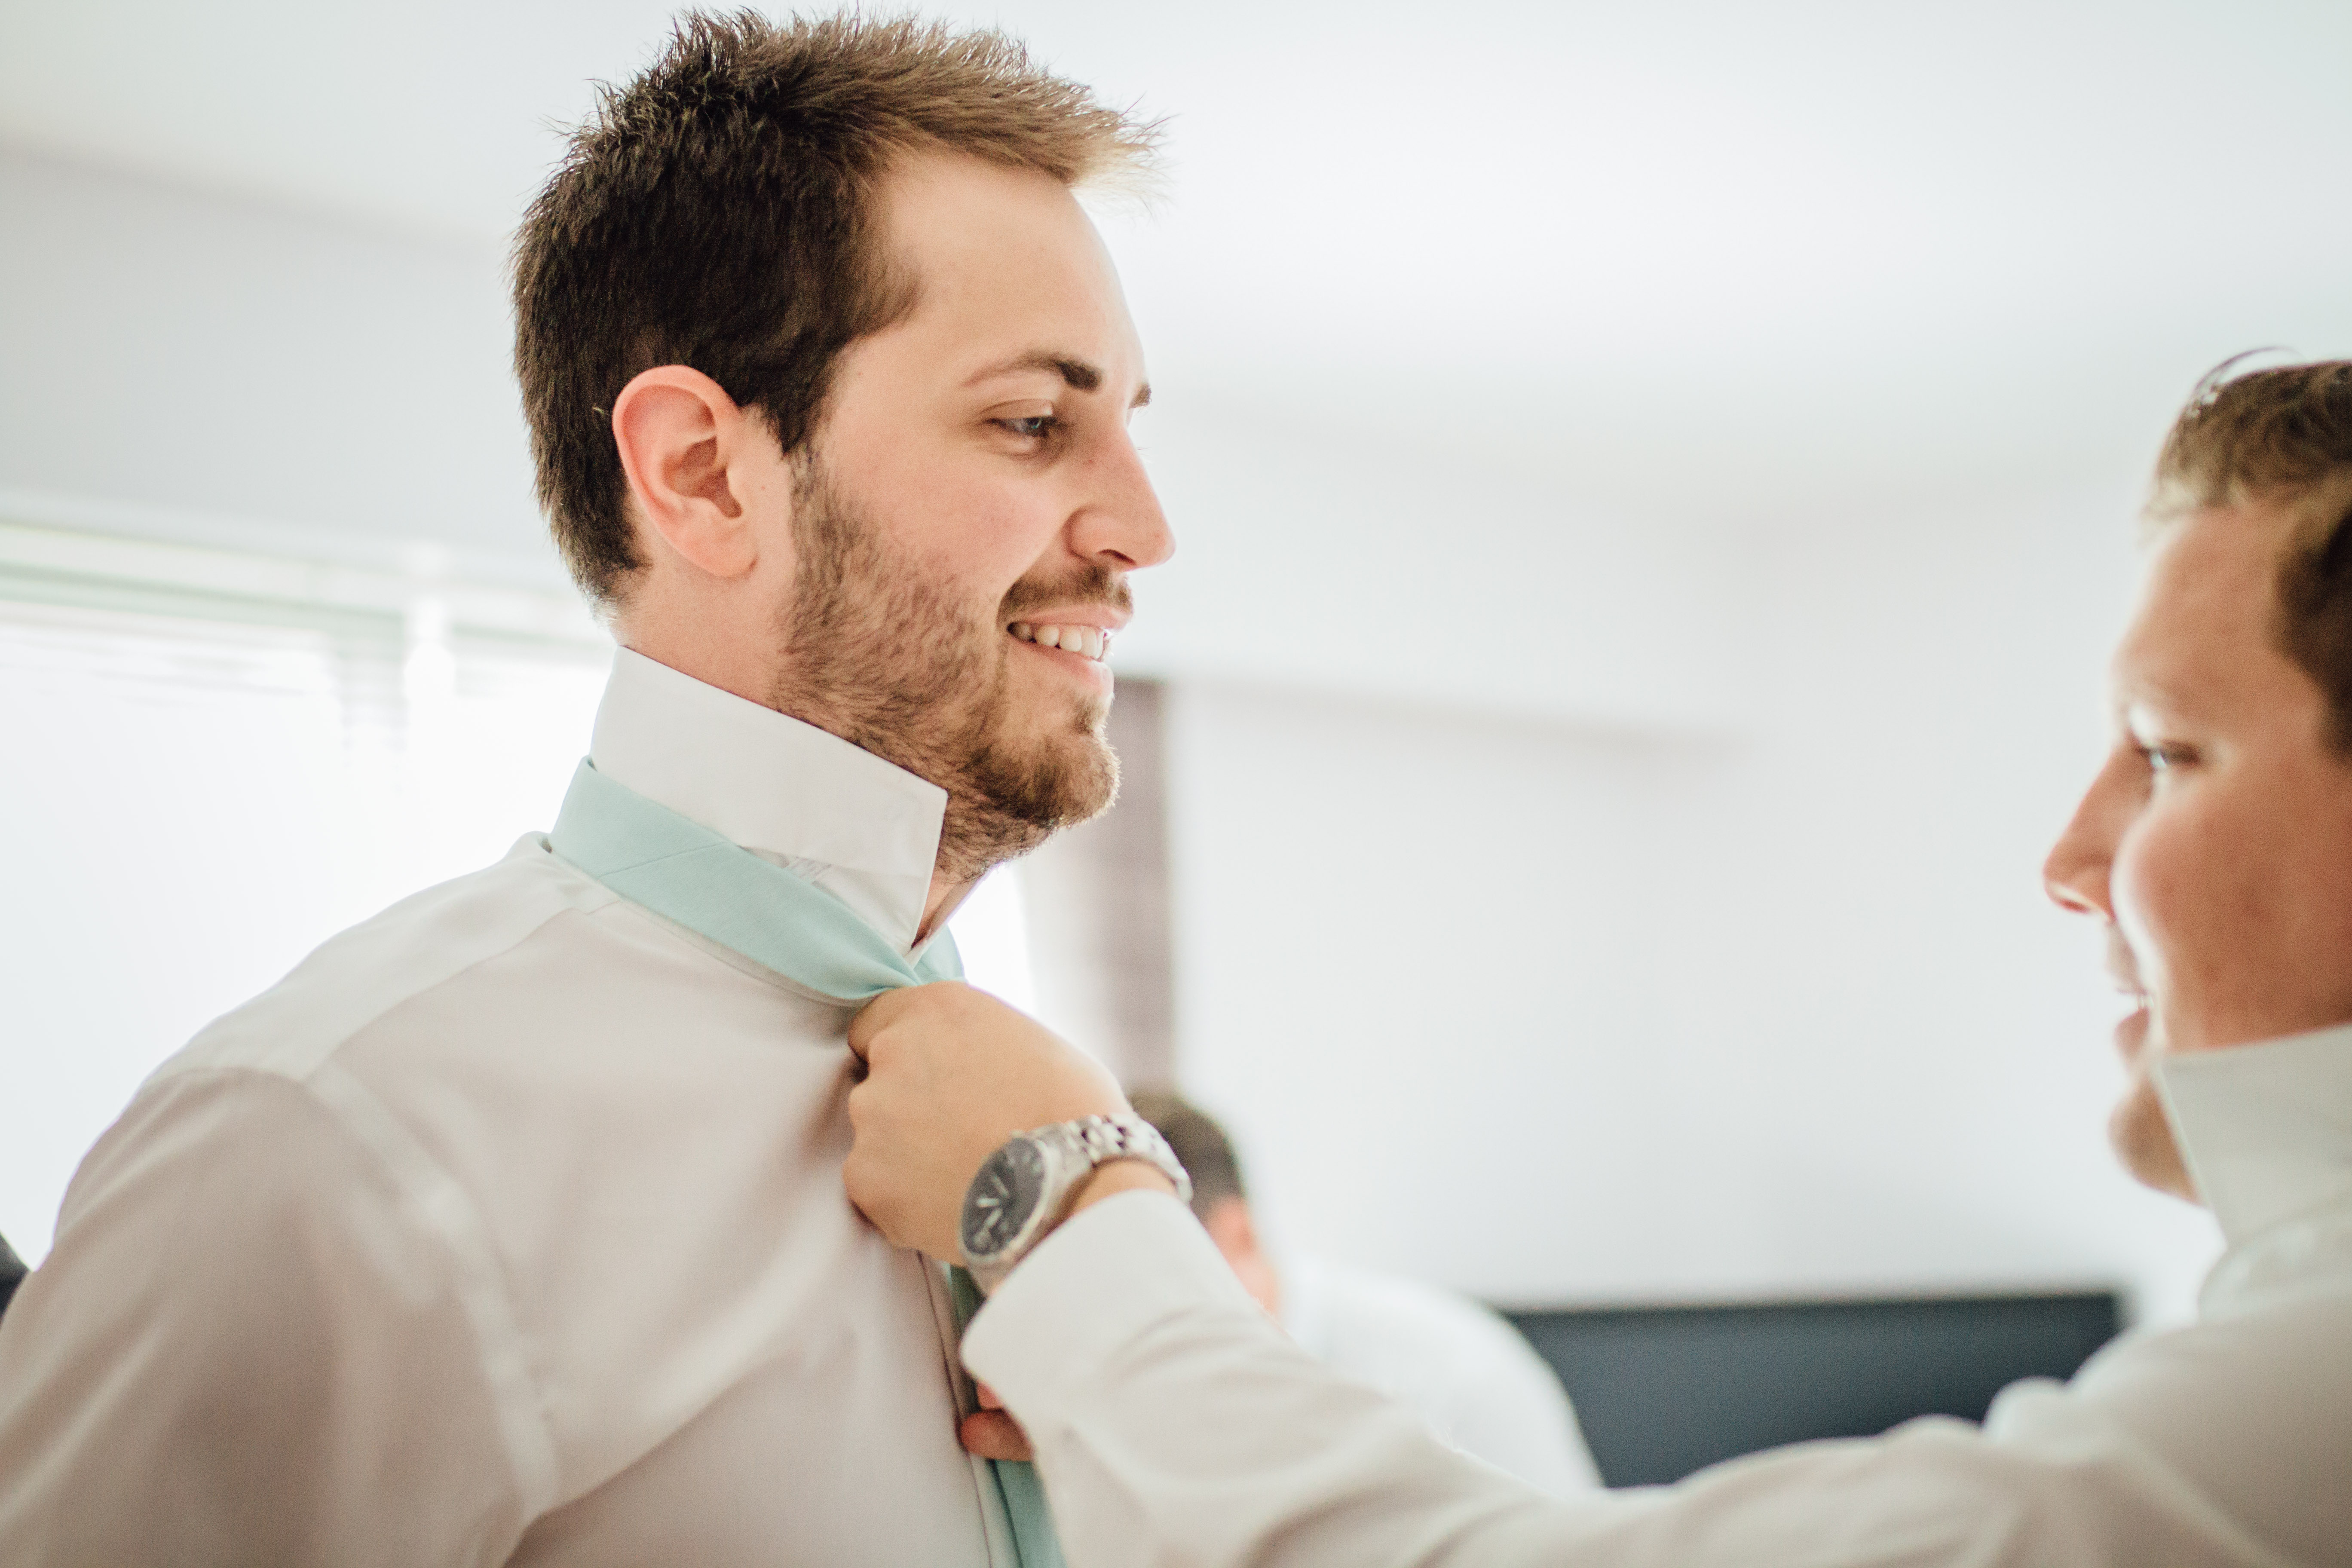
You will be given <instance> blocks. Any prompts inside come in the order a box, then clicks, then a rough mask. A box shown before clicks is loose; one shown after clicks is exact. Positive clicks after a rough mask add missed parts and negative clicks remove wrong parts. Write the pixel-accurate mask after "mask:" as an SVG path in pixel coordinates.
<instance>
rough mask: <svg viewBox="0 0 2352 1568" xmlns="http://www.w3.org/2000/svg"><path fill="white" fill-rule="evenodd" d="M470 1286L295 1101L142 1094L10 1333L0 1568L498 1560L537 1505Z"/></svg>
mask: <svg viewBox="0 0 2352 1568" xmlns="http://www.w3.org/2000/svg"><path fill="white" fill-rule="evenodd" d="M459 1275H460V1270H459V1269H457V1268H456V1266H455V1264H454V1261H453V1258H452V1257H451V1256H450V1254H449V1251H448V1249H447V1248H446V1247H444V1246H443V1245H442V1244H441V1242H440V1241H439V1239H438V1237H436V1234H435V1231H434V1227H433V1226H432V1225H431V1224H430V1216H429V1215H425V1214H421V1213H420V1212H419V1207H418V1204H417V1202H416V1197H415V1194H414V1192H413V1191H410V1190H408V1189H406V1188H404V1186H403V1185H402V1184H400V1183H399V1182H398V1181H396V1180H395V1179H394V1177H393V1175H392V1174H391V1173H389V1172H388V1171H387V1170H386V1168H385V1167H384V1165H383V1162H382V1161H381V1159H380V1158H379V1157H378V1156H377V1154H376V1153H375V1152H373V1151H371V1150H369V1149H368V1148H366V1147H365V1146H364V1144H363V1142H362V1141H360V1140H356V1139H354V1138H353V1137H352V1136H351V1135H350V1133H349V1131H348V1130H347V1129H346V1128H345V1126H344V1125H343V1124H342V1123H341V1121H340V1120H339V1119H338V1118H337V1116H336V1115H335V1114H334V1113H333V1112H332V1111H331V1110H329V1109H328V1108H327V1107H325V1106H323V1105H322V1104H321V1103H320V1101H319V1100H317V1099H316V1098H315V1097H314V1095H313V1094H312V1093H311V1092H310V1089H307V1088H306V1087H305V1086H304V1085H302V1084H299V1083H297V1082H294V1081H292V1080H289V1079H284V1078H281V1077H277V1076H274V1075H270V1074H267V1073H259V1072H249V1071H231V1072H214V1071H201V1072H190V1073H186V1074H183V1075H181V1076H178V1077H175V1078H173V1079H165V1080H163V1081H162V1082H160V1083H157V1084H154V1085H151V1086H150V1087H149V1088H148V1089H145V1090H143V1091H142V1093H141V1095H140V1097H139V1098H138V1099H137V1100H134V1101H133V1102H132V1104H131V1108H130V1110H127V1111H126V1112H125V1113H124V1115H123V1117H122V1119H121V1121H119V1122H117V1123H116V1124H115V1126H114V1127H113V1128H112V1129H110V1131H108V1133H107V1134H106V1136H105V1137H104V1138H103V1139H101V1140H100V1142H99V1144H98V1146H97V1147H96V1148H95V1149H93V1150H92V1151H91V1152H90V1154H89V1158H88V1159H87V1160H86V1161H85V1162H84V1163H83V1165H82V1168H81V1170H80V1171H79V1173H77V1175H76V1177H75V1179H74V1184H73V1186H72V1188H71V1189H70V1191H69V1192H68V1194H67V1198H66V1203H65V1205H64V1210H63V1212H62V1214H61V1215H60V1221H59V1225H58V1235H57V1242H56V1246H55V1247H54V1248H53V1250H52V1251H51V1253H50V1255H49V1257H48V1258H47V1261H46V1262H45V1263H44V1264H43V1265H42V1266H41V1267H40V1268H38V1269H37V1270H35V1271H34V1273H33V1275H32V1276H31V1277H30V1278H29V1279H27V1280H26V1283H25V1286H24V1288H23V1289H21V1290H20V1291H19V1292H18V1294H17V1296H16V1300H15V1302H14V1303H13V1304H12V1306H11V1308H10V1310H9V1311H8V1314H7V1316H6V1318H5V1320H0V1560H5V1561H6V1562H9V1563H28V1564H29V1563H60V1564H65V1563H72V1564H81V1563H107V1564H110V1565H111V1568H142V1565H146V1564H158V1565H160V1564H165V1563H170V1564H174V1565H194V1564H212V1563H218V1564H224V1565H226V1564H232V1563H234V1564H246V1565H254V1564H320V1565H321V1568H324V1565H326V1564H336V1565H339V1568H364V1565H368V1564H376V1563H382V1564H386V1565H390V1564H394V1563H404V1564H413V1563H450V1564H458V1563H496V1562H501V1561H503V1560H504V1559H505V1558H506V1557H507V1556H508V1555H509V1553H510V1552H512V1550H513V1548H514V1545H515V1542H517V1540H518V1539H519V1537H520V1530H521V1527H522V1524H523V1523H524V1522H525V1521H524V1518H523V1513H524V1509H523V1506H522V1490H521V1488H520V1486H519V1485H518V1483H517V1479H516V1469H515V1466H514V1464H513V1462H512V1456H511V1447H512V1445H511V1443H510V1441H509V1437H508V1436H507V1433H506V1431H505V1429H504V1427H503V1426H502V1423H501V1415H500V1412H499V1409H498V1400H497V1398H496V1396H495V1394H494V1393H493V1390H492V1387H491V1380H490V1379H489V1378H488V1377H486V1375H485V1373H484V1364H485V1362H484V1353H483V1348H482V1345H481V1342H480V1336H479V1332H478V1325H477V1321H476V1318H477V1316H478V1314H475V1313H470V1312H469V1311H468V1309H467V1302H466V1300H464V1298H465V1295H466V1291H465V1289H464V1288H463V1286H462V1283H461V1280H460V1278H459Z"/></svg>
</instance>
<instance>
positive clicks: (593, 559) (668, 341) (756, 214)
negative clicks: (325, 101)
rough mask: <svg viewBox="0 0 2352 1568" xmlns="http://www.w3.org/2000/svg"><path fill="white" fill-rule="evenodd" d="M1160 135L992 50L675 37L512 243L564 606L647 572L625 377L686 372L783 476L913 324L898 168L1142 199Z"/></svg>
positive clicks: (712, 21) (902, 30) (869, 25)
mask: <svg viewBox="0 0 2352 1568" xmlns="http://www.w3.org/2000/svg"><path fill="white" fill-rule="evenodd" d="M1155 135H1156V127H1155V126H1153V125H1151V124H1148V123H1144V122H1140V121H1137V120H1135V119H1134V118H1133V117H1131V116H1129V115H1127V114H1123V113H1121V112H1119V111H1118V110H1112V109H1108V108H1105V107H1103V106H1101V105H1100V104H1098V103H1097V102H1096V101H1095V100H1094V99H1093V98H1092V96H1091V95H1090V94H1089V93H1088V92H1087V89H1085V88H1083V87H1080V86H1078V85H1077V84H1076V83H1073V82H1069V81H1066V80H1063V79H1060V78H1058V77H1055V76H1052V75H1049V74H1048V73H1046V72H1045V70H1043V69H1041V68H1038V67H1037V66H1035V65H1033V64H1032V63H1031V61H1030V59H1029V58H1028V55H1027V53H1026V52H1025V51H1024V49H1023V47H1021V45H1019V44H1018V43H1016V42H1014V41H1013V40H1012V39H1010V38H1007V37H1003V36H1002V35H1000V34H996V33H992V32H956V31H952V30H950V29H949V28H948V27H946V26H942V25H940V24H937V23H923V22H919V21H916V20H914V19H912V18H900V19H895V20H879V21H877V20H870V19H868V18H866V17H863V16H857V15H856V14H854V13H852V14H845V15H841V16H826V17H822V18H818V19H814V20H803V19H794V20H791V21H786V22H771V21H768V20H766V19H764V18H762V17H761V16H757V15H755V14H754V13H752V12H750V11H740V12H737V13H735V14H734V15H732V16H711V15H705V14H701V13H689V14H688V15H687V16H683V17H681V18H680V20H679V22H678V24H677V31H676V33H675V36H674V37H672V38H671V40H670V43H669V46H668V47H667V48H666V49H665V50H664V51H663V52H662V55H661V58H658V59H657V60H656V61H655V62H654V64H653V65H652V66H651V67H650V68H647V69H646V71H645V72H644V73H643V74H642V75H640V76H638V77H637V78H636V79H635V80H634V81H631V82H630V83H628V84H627V85H626V86H624V87H620V88H613V87H605V88H603V89H601V91H600V101H599V105H598V107H597V109H596V111H595V112H594V113H593V115H591V116H590V117H589V119H588V121H586V123H584V124H583V125H582V126H581V127H580V129H579V130H578V131H577V132H574V133H573V135H572V143H571V150H570V152H569V153H568V154H567V155H566V156H565V158H564V160H563V163H562V166H561V167H560V168H559V169H558V170H557V171H556V173H555V174H554V176H553V178H551V180H550V181H549V182H548V184H547V187H546V188H545V189H544V190H542V191H541V193H540V194H539V197H538V199H537V200H535V201H534V202H532V203H531V205H530V211H529V212H528V213H526V214H525V215H524V217H523V221H522V226H521V228H520V230H519V231H518V233H517V235H516V238H515V247H514V262H513V265H514V290H515V374H516V375H517V377H518V378H519V379H520V382H521V383H522V402H523V410H524V413H525V415H526V416H527V417H528V418H529V420H530V435H531V453H532V457H533V458H534V459H535V460H536V461H537V464H538V468H539V499H540V504H541V507H542V508H543V509H544V510H546V512H547V515H548V520H549V522H550V523H551V526H552V527H553V529H554V531H555V539H556V542H557V543H558V544H559V545H560V546H562V551H563V555H564V559H565V561H566V562H567V563H569V564H570V565H571V568H572V575H573V576H574V577H576V578H577V579H578V580H579V582H580V584H581V586H582V587H583V589H584V590H586V592H587V593H588V595H589V596H590V597H591V598H592V599H593V600H595V601H597V602H598V603H599V604H611V603H612V602H614V600H615V599H616V598H617V597H618V595H619V593H620V589H621V586H622V583H623V580H624V579H625V578H626V577H627V575H628V574H630V573H632V572H634V571H635V570H636V569H637V568H638V567H639V566H640V565H642V564H643V562H642V560H641V558H640V557H639V555H638V553H637V551H636V548H635V543H634V541H633V539H632V536H631V528H630V522H629V516H628V509H627V506H626V484H625V478H624V475H623V473H622V469H621V462H620V455H619V452H618V450H617V449H616V448H615V447H614V442H613V435H612V429H611V409H612V405H613V400H614V397H615V396H616V395H618V394H619V392H620V390H621V388H622V387H624V386H625V385H626V384H628V382H629V380H630V378H631V377H633V376H635V374H637V373H638V372H640V371H644V370H646V369H649V368H651V367H653V366H655V365H661V364H685V365H690V366H692V367H693V368H694V369H696V370H698V371H700V372H702V373H703V374H705V375H708V376H709V377H710V378H711V379H712V380H713V381H715V382H717V383H718V384H719V385H720V386H722V387H724V388H726V390H727V394H728V395H729V396H730V397H732V398H733V399H734V400H735V401H736V402H737V403H738V404H739V405H742V406H744V407H747V408H756V409H758V410H759V412H760V413H761V415H762V416H764V417H765V418H766V420H767V422H768V424H769V425H770V426H772V429H773V430H774V433H775V437H776V440H777V442H778V444H779V445H780V446H781V447H782V449H783V450H784V451H785V452H786V453H787V454H792V453H796V452H797V451H798V450H799V449H800V448H801V447H803V444H804V443H805V442H806V441H807V439H808V437H809V435H810V433H811V431H812V430H813V429H814V427H815V426H816V425H817V423H818V422H819V420H820V418H821V416H822V414H823V411H824V398H825V391H826V386H827V384H828V382H829V380H830V377H831V374H832V372H833V368H834V365H835V362H836V361H837V360H838V359H839V358H840V355H841V353H842V351H843V350H844V349H845V348H847V347H848V346H849V345H850V344H851V343H852V342H856V340H857V339H859V338H861V337H864V336H866V335H868V334H870V333H872V332H875V331H880V330H881V329H883V328H885V327H887V326H888V325H890V324H891V323H893V322H894V321H899V320H902V319H903V318H904V317H905V316H906V314H907V313H908V311H909V310H912V309H913V308H914V305H915V300H916V296H917V289H918V288H919V279H914V278H911V277H908V276H905V275H904V274H903V273H902V272H900V271H897V270H894V269H893V268H892V267H891V266H890V264H889V258H887V257H885V256H883V255H881V254H880V253H879V247H878V245H877V229H878V225H877V213H876V206H877V202H876V193H877V188H878V186H879V184H880V183H881V179H882V176H883V175H884V174H886V173H887V171H888V169H889V167H890V165H891V162H892V160H893V159H894V158H896V157H897V156H898V155H899V154H902V153H908V152H910V151H919V150H922V149H926V148H939V149H943V150H949V151H954V152H961V153H969V154H971V155H972V156H974V157H979V158H984V159H987V160H989V161H990V162H992V163H1000V164H1003V165H1007V166H1010V167H1014V168H1021V169H1034V170H1036V171H1038V172H1040V173H1043V174H1050V175H1052V176H1053V177H1054V178H1055V179H1057V180H1060V181H1062V182H1063V183H1064V184H1069V185H1078V184H1119V183H1122V182H1124V183H1129V184H1140V183H1143V182H1146V181H1148V179H1149V177H1150V172H1151V153H1152V144H1153V141H1154V138H1155Z"/></svg>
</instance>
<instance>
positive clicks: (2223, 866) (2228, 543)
mask: <svg viewBox="0 0 2352 1568" xmlns="http://www.w3.org/2000/svg"><path fill="white" fill-rule="evenodd" d="M2288 529H2289V519H2288V518H2287V516H2286V515H2285V513H2284V510H2282V509H2279V508H2275V507H2270V506H2265V505H2260V504H2252V503H2250V504H2247V505H2242V506H2236V507H2228V508H2212V509H2208V510H2201V511H2197V512H2193V513H2191V514H2190V515H2189V516H2188V517H2186V518H2184V519H2182V520H2181V521H2178V522H2175V523H2173V524H2171V525H2170V526H2169V527H2168V529H2167V530H2166V531H2165V532H2164V533H2163V534H2162V535H2161V536H2160V537H2159V538H2158V542H2157V543H2156V544H2155V546H2154V547H2153V549H2152V551H2151V552H2150V555H2149V558H2148V560H2147V571H2146V575H2145V578H2144V581H2143V583H2142V585H2141V590H2140V593H2139V595H2138V600H2137V608H2136V613H2135V614H2134V616H2133V618H2132V621H2131V624H2130V626H2129V629H2128V630H2126V633H2125V634H2124V637H2123V641H2122V643H2121V645H2120V646H2119V647H2118V648H2117V649H2116V656H2115V662H2114V668H2113V678H2112V679H2113V700H2114V712H2115V741H2114V744H2113V746H2112V748H2111V750H2110V751H2109V752H2108V754H2107V757H2106V760H2105V763H2104V764H2103V765H2102V767H2101V768H2100V770H2099V773H2098V774H2097V775H2096V777H2095V778H2094V779H2093V781H2092V783H2091V787H2090V789H2089V791H2088V793H2086V794H2085V795H2084V797H2083V801H2082V804H2081V805H2080V806H2079V807H2077V808H2076V811H2075V813H2074V819H2073V820H2072V821H2071V822H2070V823H2068V825H2067V826H2066V830H2065V832H2064V833H2063V836H2062V837H2060V839H2059V841H2058V843H2057V845H2056V846H2055V847H2053V849H2052V851H2051V853H2050V858H2049V861H2048V864H2047V865H2046V866H2045V868H2044V879H2045V881H2046V884H2047V886H2048V888H2049V889H2050V893H2051V896H2052V897H2053V898H2054V899H2056V900H2058V902H2059V903H2060V904H2062V905H2063V906H2064V907H2066V908H2068V909H2071V910H2077V911H2080V912H2082V913H2084V914H2088V915H2092V916H2094V917H2095V918H2097V919H2099V920H2100V921H2103V922H2105V926H2106V929H2107V934H2108V948H2109V958H2108V967H2109V971H2110V973H2111V974H2112V976H2113V977H2114V980H2115V983H2116V986H2117V987H2118V988H2119V989H2120V990H2121V991H2123V992H2124V994H2125V995H2126V998H2127V999H2128V1000H2129V1001H2130V1003H2131V1004H2132V1007H2133V1010H2132V1012H2131V1014H2130V1016H2127V1017H2126V1019H2125V1020H2124V1021H2123V1022H2122V1024H2120V1025H2119V1026H2117V1027H2116V1047H2117V1049H2118V1050H2119V1051H2120V1053H2121V1054H2122V1056H2123V1058H2124V1062H2125V1065H2126V1070H2127V1072H2128V1074H2129V1083H2128V1087H2127V1088H2126V1091H2125V1094H2124V1098H2123V1100H2122V1101H2121V1102H2120V1103H2119V1104H2118V1105H2117V1106H2116V1110H2115V1113H2114V1116H2113V1118H2112V1120H2111V1121H2110V1124H2109V1131H2110V1135H2111V1137H2112V1138H2113V1140H2114V1142H2115V1143H2116V1151H2117V1152H2118V1153H2119V1154H2120V1155H2121V1156H2122V1158H2123V1161H2124V1163H2125V1164H2126V1166H2127V1167H2128V1168H2129V1169H2130V1170H2131V1172H2132V1173H2133V1174H2135V1175H2136V1176H2137V1177H2138V1178H2139V1179H2140V1180H2142V1181H2143V1182H2146V1183H2147V1184H2149V1185H2151V1186H2155V1187H2158V1188H2159V1189H2161V1190H2164V1191H2167V1192H2171V1193H2175V1194H2179V1195H2180V1196H2183V1197H2189V1198H2192V1199H2193V1198H2194V1196H2195V1194H2194V1192H2193V1191H2192V1188H2191V1184H2190V1182H2189V1176H2188V1173H2187V1172H2186V1170H2185V1169H2184V1167H2183V1165H2182V1163H2181V1159H2180V1154H2179V1150H2178V1149H2177V1148H2176V1146H2175V1144H2174V1142H2173V1137H2172V1131H2171V1128H2170V1125H2169V1123H2168V1121H2166V1119H2165V1116H2164V1112H2163V1108H2162V1106H2161V1104H2160V1103H2159V1101H2158V1097H2157V1093H2156V1089H2155V1086H2154V1084H2153V1083H2152V1082H2151V1080H2150V1078H2149V1072H2148V1069H2149V1068H2150V1066H2151V1064H2152V1063H2153V1062H2154V1061H2155V1060H2156V1059H2157V1058H2158V1057H2160V1056H2161V1055H2162V1054H2163V1053H2164V1052H2167V1051H2197V1050H2210V1049H2214V1048H2217V1047H2226V1046H2235V1045H2244V1044H2248V1043H2252V1042H2254V1041H2259V1040H2265V1039H2272V1038H2275V1037H2279V1036H2282V1035H2290V1034H2295V1033H2298V1032H2301V1031H2304V1030H2309V1029H2315V1028H2322V1027H2326V1026H2330V1025H2335V1024H2341V1023H2345V1022H2347V1021H2352V755H2347V753H2346V752H2343V751H2341V750H2339V749H2338V748H2337V746H2336V744H2335V743H2334V739H2333V736H2332V733H2331V730H2330V718H2331V715H2330V710H2329V704H2328V700H2327V696H2326V692H2325V691H2324V690H2323V689H2321V687H2320V686H2319V684H2318V682H2316V681H2315V680H2314V679H2312V677H2311V676H2310V675H2309V674H2308V673H2307V672H2306V671H2305V669H2304V668H2302V667H2301V666H2299V665H2297V664H2296V663H2294V661H2293V660H2291V659H2290V658H2287V657H2286V655H2285V654H2284V653H2283V652H2282V651H2280V648H2279V647H2278V646H2277V637H2276V636H2275V635H2274V631H2273V627H2274V626H2275V621H2276V614H2277V598H2276V593H2277V591H2276V587H2275V583H2276V579H2277V574H2278V563H2279V560H2280V556H2281V551H2282V548H2283V547H2284V544H2285V542H2286V541H2287V538H2288Z"/></svg>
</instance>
